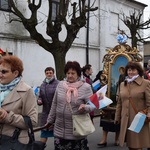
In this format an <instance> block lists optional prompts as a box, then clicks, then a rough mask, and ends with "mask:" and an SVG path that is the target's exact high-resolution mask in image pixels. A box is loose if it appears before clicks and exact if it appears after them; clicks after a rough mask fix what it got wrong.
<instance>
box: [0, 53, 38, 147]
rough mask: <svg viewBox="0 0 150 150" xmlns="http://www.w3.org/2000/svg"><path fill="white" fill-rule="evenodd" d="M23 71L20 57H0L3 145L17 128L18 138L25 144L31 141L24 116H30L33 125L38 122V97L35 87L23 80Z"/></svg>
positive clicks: (0, 130)
mask: <svg viewBox="0 0 150 150" xmlns="http://www.w3.org/2000/svg"><path fill="white" fill-rule="evenodd" d="M22 72H23V63H22V61H21V60H20V59H19V58H18V57H16V56H3V57H2V58H1V59H0V144H1V145H3V142H6V141H7V140H8V139H7V138H6V136H12V135H13V133H14V131H15V129H16V128H20V129H21V132H20V135H19V137H18V140H19V141H20V142H21V143H24V144H27V143H28V142H29V137H28V128H27V126H26V125H25V122H24V119H23V116H29V117H30V118H31V122H32V124H33V126H36V124H37V109H36V97H35V95H34V93H33V89H32V88H31V87H30V86H29V85H27V84H26V83H25V82H24V81H23V80H22ZM5 135H6V136H5ZM1 145H0V147H1ZM0 149H1V148H0Z"/></svg>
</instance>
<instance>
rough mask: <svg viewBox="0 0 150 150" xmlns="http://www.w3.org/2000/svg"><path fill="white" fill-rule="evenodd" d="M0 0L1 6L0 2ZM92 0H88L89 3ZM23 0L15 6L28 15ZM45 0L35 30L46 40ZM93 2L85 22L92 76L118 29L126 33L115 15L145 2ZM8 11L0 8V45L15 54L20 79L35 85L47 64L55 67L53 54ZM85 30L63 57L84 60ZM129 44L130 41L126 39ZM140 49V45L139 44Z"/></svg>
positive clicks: (140, 7) (126, 11) (143, 6)
mask: <svg viewBox="0 0 150 150" xmlns="http://www.w3.org/2000/svg"><path fill="white" fill-rule="evenodd" d="M3 1H5V0H0V2H1V6H0V7H1V8H2V2H3ZM93 2H94V0H91V4H92V3H93ZM26 3H27V2H26V1H20V3H19V0H18V6H19V8H20V9H21V10H22V11H23V12H24V14H25V16H26V17H28V16H29V11H28V9H27V7H26V6H27V5H26ZM47 6H48V5H47V1H46V0H45V1H43V2H42V7H41V9H40V10H39V17H40V19H41V20H42V21H41V20H40V19H39V22H40V23H39V24H38V26H37V29H38V31H39V32H40V33H41V34H42V35H44V37H45V38H47V39H48V40H49V38H48V37H47V35H46V28H45V24H46V22H45V21H44V15H42V14H43V13H46V11H47V10H48V8H47ZM94 6H97V7H98V10H97V11H95V12H91V13H90V19H89V20H90V22H89V64H91V65H92V68H93V75H92V78H93V79H94V77H95V76H96V74H97V73H98V71H99V70H101V69H102V68H103V63H102V59H103V56H104V55H105V54H106V49H108V48H113V47H115V45H117V44H118V43H117V40H116V36H117V34H118V29H120V30H124V31H125V32H126V33H127V34H128V33H129V30H128V28H127V27H126V26H125V25H124V24H123V22H122V21H121V20H120V19H119V18H120V17H122V13H124V14H125V15H126V16H129V13H131V12H133V11H134V10H143V9H144V8H145V6H146V5H144V4H142V3H139V2H136V1H134V0H96V1H95V4H94ZM9 17H10V14H9V12H7V11H5V9H4V10H3V9H1V10H0V19H1V24H0V48H1V49H2V50H4V51H6V49H7V50H8V51H9V52H10V53H12V54H13V55H16V56H18V57H19V58H20V59H21V60H23V63H24V73H23V78H24V80H25V81H26V82H27V83H28V84H29V85H31V86H39V85H40V84H41V83H42V81H43V79H44V77H45V76H44V69H45V68H46V67H48V66H52V67H54V68H55V63H54V59H53V56H52V55H51V54H50V53H49V52H47V51H46V50H44V49H43V48H42V47H40V46H39V45H38V44H37V43H36V42H35V41H33V40H31V39H30V35H29V33H28V32H27V31H26V30H25V28H24V27H23V25H22V24H21V23H19V22H12V23H8V22H9V19H10V18H9ZM86 34H87V29H86V28H82V29H81V30H80V31H79V33H78V35H77V38H76V39H75V41H74V43H73V45H72V47H71V48H70V50H69V51H68V53H67V56H66V61H68V60H71V61H74V60H76V61H78V62H79V63H80V65H81V67H82V66H84V65H85V64H86ZM63 36H65V32H62V33H61V34H60V39H63ZM128 44H129V45H130V41H128ZM140 50H141V53H143V51H142V48H140Z"/></svg>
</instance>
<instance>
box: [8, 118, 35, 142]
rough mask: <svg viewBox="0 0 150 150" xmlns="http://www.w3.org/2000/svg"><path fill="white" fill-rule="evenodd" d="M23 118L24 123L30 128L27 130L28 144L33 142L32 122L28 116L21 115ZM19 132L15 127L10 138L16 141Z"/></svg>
mask: <svg viewBox="0 0 150 150" xmlns="http://www.w3.org/2000/svg"><path fill="white" fill-rule="evenodd" d="M23 119H24V122H25V125H26V126H27V127H28V128H29V129H30V130H28V136H29V143H28V144H31V143H33V141H35V137H34V132H33V126H32V122H31V119H30V117H29V116H23ZM20 132H21V129H20V128H18V127H16V128H15V131H14V133H13V136H12V138H11V139H12V141H16V140H17V139H18V137H19V135H20Z"/></svg>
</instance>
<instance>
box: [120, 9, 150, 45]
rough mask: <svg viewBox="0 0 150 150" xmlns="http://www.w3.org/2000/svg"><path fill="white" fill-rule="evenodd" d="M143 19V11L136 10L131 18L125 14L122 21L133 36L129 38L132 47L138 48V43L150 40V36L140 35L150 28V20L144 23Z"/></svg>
mask: <svg viewBox="0 0 150 150" xmlns="http://www.w3.org/2000/svg"><path fill="white" fill-rule="evenodd" d="M142 17H143V11H138V12H137V11H135V10H134V12H133V13H131V14H130V16H129V17H128V16H125V14H123V19H121V20H122V21H123V22H124V24H125V25H126V26H127V27H128V28H129V30H130V34H131V36H128V38H130V39H131V45H132V47H136V48H137V45H138V42H142V43H144V41H145V40H146V39H148V38H150V36H147V37H142V36H141V34H140V32H141V30H145V29H148V28H150V19H148V20H147V21H143V18H142Z"/></svg>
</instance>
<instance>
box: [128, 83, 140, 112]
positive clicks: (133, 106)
mask: <svg viewBox="0 0 150 150" xmlns="http://www.w3.org/2000/svg"><path fill="white" fill-rule="evenodd" d="M127 86H128V92H129V102H130V104H131V105H132V108H133V109H134V111H135V113H136V114H137V113H138V111H137V109H136V107H135V105H134V103H133V101H132V98H131V95H130V88H129V84H127Z"/></svg>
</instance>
